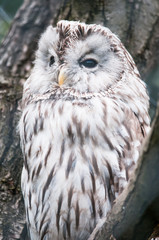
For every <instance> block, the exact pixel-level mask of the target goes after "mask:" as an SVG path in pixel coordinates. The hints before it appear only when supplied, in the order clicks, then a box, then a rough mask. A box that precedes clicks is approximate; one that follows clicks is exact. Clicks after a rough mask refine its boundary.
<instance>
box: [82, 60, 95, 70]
mask: <svg viewBox="0 0 159 240" xmlns="http://www.w3.org/2000/svg"><path fill="white" fill-rule="evenodd" d="M80 64H81V65H83V66H84V67H86V68H94V67H96V66H97V64H98V62H97V61H96V60H95V59H86V60H84V61H82V62H81V63H80Z"/></svg>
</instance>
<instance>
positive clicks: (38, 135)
mask: <svg viewBox="0 0 159 240" xmlns="http://www.w3.org/2000/svg"><path fill="white" fill-rule="evenodd" d="M148 108H149V97H148V95H147V92H146V87H145V84H144V82H143V81H142V80H141V79H140V75H139V73H138V70H137V68H136V66H135V64H134V61H133V59H132V58H131V56H130V54H129V53H128V52H127V51H126V49H125V48H124V46H123V44H122V43H121V42H120V40H119V39H118V37H117V36H116V35H114V34H113V33H112V32H111V31H110V30H109V29H108V28H105V27H102V26H100V25H95V24H92V25H86V24H84V23H79V22H69V21H60V22H59V23H58V24H57V26H56V27H55V28H53V27H52V26H49V27H48V28H47V30H46V32H45V33H44V34H43V35H42V37H41V39H40V41H39V48H38V50H37V52H36V60H35V66H34V68H33V70H32V73H31V75H30V77H29V79H28V80H27V81H26V83H25V85H24V92H23V113H22V117H21V120H20V123H19V130H20V138H21V145H22V150H23V155H24V167H23V172H22V192H23V196H24V201H25V209H26V216H27V224H28V229H29V233H30V238H31V239H32V240H39V239H41V240H42V239H45V240H52V239H53V240H64V239H67V240H86V239H88V237H89V236H90V234H91V232H92V231H93V229H94V228H95V226H96V224H97V223H98V222H99V221H101V219H103V218H105V217H106V215H107V213H108V212H109V211H110V209H111V207H112V204H113V202H114V199H115V198H116V197H117V196H118V195H119V194H120V193H121V192H122V190H123V189H124V188H125V186H126V184H127V182H128V179H129V177H130V174H131V172H132V171H133V169H134V167H135V164H136V161H137V159H138V156H139V151H140V148H141V145H142V142H143V139H144V138H145V136H146V135H147V133H148V131H149V128H150V127H149V124H150V120H149V115H148Z"/></svg>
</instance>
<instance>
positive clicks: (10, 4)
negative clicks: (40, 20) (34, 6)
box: [0, 0, 23, 42]
mask: <svg viewBox="0 0 159 240" xmlns="http://www.w3.org/2000/svg"><path fill="white" fill-rule="evenodd" d="M22 2H23V0H14V1H11V0H0V42H1V41H2V39H3V38H4V36H5V34H6V33H7V32H8V29H9V27H10V24H11V22H12V20H13V17H14V15H15V13H16V11H17V9H18V8H19V7H20V5H21V4H22Z"/></svg>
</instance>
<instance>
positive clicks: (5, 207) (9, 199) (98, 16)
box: [0, 0, 159, 240]
mask: <svg viewBox="0 0 159 240" xmlns="http://www.w3.org/2000/svg"><path fill="white" fill-rule="evenodd" d="M61 19H68V20H80V21H84V22H86V23H98V24H102V25H104V26H107V27H109V28H110V29H111V30H112V32H115V33H116V34H117V35H118V36H119V37H120V39H121V40H122V42H123V43H124V44H125V46H126V47H127V49H128V50H129V52H130V53H131V55H132V56H133V57H134V60H135V61H136V63H137V66H138V68H139V70H140V73H141V75H142V77H143V78H148V77H149V76H150V74H151V72H153V71H155V69H157V67H158V66H159V39H158V36H159V1H158V0H114V1H107V0H94V1H91V0H82V1H78V0H24V3H23V5H22V6H21V8H20V9H19V10H18V12H17V14H16V16H15V18H14V21H13V24H12V26H11V28H10V31H9V33H8V35H7V36H6V38H5V40H4V42H3V43H2V44H1V46H0V69H1V70H0V71H1V75H0V97H1V102H0V149H1V150H0V209H1V211H0V239H3V240H5V239H11V240H12V239H26V227H24V224H25V214H24V206H23V200H22V196H21V192H20V176H21V170H22V164H23V160H22V154H21V150H20V146H19V137H18V132H17V124H18V120H19V118H20V114H21V113H20V111H19V110H18V106H19V104H20V99H21V95H22V85H23V82H24V80H25V79H26V77H28V75H29V73H30V70H31V68H32V62H33V60H34V52H35V49H36V48H37V42H38V39H39V36H40V34H41V33H42V32H43V31H44V29H45V28H46V27H47V26H48V25H49V24H53V25H55V24H56V22H57V21H59V20H61ZM150 81H152V79H151V80H150ZM155 84H156V82H155ZM155 84H154V85H155ZM154 89H156V85H155V87H154ZM152 94H153V95H154V93H153V92H152ZM156 121H159V120H158V119H157V120H156ZM157 126H158V125H157ZM157 129H158V128H157ZM156 131H159V130H156ZM152 138H155V135H153V134H152ZM151 141H153V139H151ZM154 144H158V142H157V141H156V142H155V140H154ZM155 146H156V145H155ZM149 147H150V150H151V148H152V150H153V145H152V144H150V146H149ZM150 152H151V151H150ZM150 154H151V153H150ZM153 154H157V153H156V152H154V153H153ZM143 156H144V158H145V155H143ZM155 156H156V155H155ZM149 157H151V155H150V156H149ZM152 157H153V155H152ZM152 162H153V161H152ZM144 164H145V163H144ZM152 164H153V163H152ZM149 167H151V164H150V166H149ZM139 169H140V167H139ZM140 171H141V173H142V172H143V171H144V170H143V168H141V170H140ZM155 171H158V169H154V168H153V169H152V175H154V174H156V172H155ZM136 174H137V173H136ZM136 176H137V175H136ZM134 181H138V180H137V178H136V180H134ZM137 183H138V182H137ZM137 183H136V186H137ZM156 187H157V186H156ZM135 191H137V190H135ZM130 194H131V193H130ZM126 196H127V195H126V193H125V195H124V199H125V198H126ZM158 197H159V196H158ZM155 199H157V196H156V197H155ZM155 199H154V202H155ZM157 208H158V207H157V205H155V204H154V205H153V212H154V211H157V215H156V216H157V217H156V219H155V220H154V222H155V223H156V221H157V220H158V211H159V210H158V209H157ZM149 209H150V208H149V207H148V206H147V208H145V212H144V213H143V215H142V216H149V215H150V216H151V214H147V212H146V211H147V210H148V211H150V212H151V211H152V206H151V210H149ZM113 211H115V210H113ZM113 211H112V216H113V214H114V212H113ZM121 214H123V213H121ZM124 214H125V213H124ZM144 214H145V215H144ZM122 216H123V215H121V217H122ZM140 217H141V216H140ZM112 219H113V218H111V215H110V218H109V221H111V220H112ZM145 219H147V217H145ZM153 219H154V216H153ZM114 221H115V220H114ZM152 222H153V221H152ZM154 222H153V223H154ZM121 224H126V223H124V222H122V221H121ZM141 224H143V226H147V225H146V224H148V223H147V220H145V223H144V221H143V222H142V223H141ZM154 225H155V224H150V226H149V230H148V234H147V235H145V236H146V237H147V236H148V235H149V234H150V233H151V232H152V230H153V227H154ZM111 226H114V225H113V223H112V225H111ZM111 226H110V229H108V230H110V231H111V232H112V234H113V233H114V232H115V233H116V230H112V228H111ZM123 226H124V225H122V227H123ZM113 229H116V227H114V228H113ZM125 229H126V228H125ZM142 229H143V231H144V228H142ZM102 231H103V230H102ZM127 231H128V230H127V229H126V230H125V232H126V233H127ZM134 231H135V227H134ZM128 232H129V231H128ZM145 232H146V231H145ZM129 233H130V232H129ZM97 235H98V234H97ZM97 235H96V236H97ZM98 236H99V235H98ZM114 236H117V239H128V238H119V237H118V235H116V234H115V235H114ZM95 239H104V238H99V237H98V238H97V237H96V238H95ZM130 239H132V238H130ZM134 239H137V238H134ZM138 239H139V238H138Z"/></svg>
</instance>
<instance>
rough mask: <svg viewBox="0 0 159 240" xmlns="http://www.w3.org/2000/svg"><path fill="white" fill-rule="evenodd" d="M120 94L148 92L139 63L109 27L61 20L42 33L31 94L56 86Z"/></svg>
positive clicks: (33, 73)
mask: <svg viewBox="0 0 159 240" xmlns="http://www.w3.org/2000/svg"><path fill="white" fill-rule="evenodd" d="M55 88H56V89H61V91H62V92H64V91H65V90H66V91H68V89H69V90H71V91H73V92H75V93H76V94H77V92H78V93H82V94H83V93H90V94H91V93H99V92H101V91H102V92H104V93H105V94H107V93H109V94H110V93H113V94H114V95H116V96H117V95H118V93H119V89H120V96H119V97H121V95H122V97H123V96H125V101H126V94H125V93H128V95H129V96H130V95H131V94H133V96H135V95H134V94H137V95H140V94H141V93H142V94H145V96H146V92H145V85H144V84H143V82H142V81H141V80H140V76H139V73H138V70H137V68H136V66H135V63H134V61H133V59H132V57H131V56H130V54H129V53H128V52H127V50H126V49H125V47H124V46H123V44H122V43H121V41H120V40H119V38H118V37H117V36H116V35H115V34H113V33H112V32H111V31H110V30H109V29H108V28H106V27H103V26H100V25H96V24H91V25H87V24H85V23H80V22H75V21H60V22H58V23H57V26H56V27H52V26H49V27H48V28H47V29H46V31H45V32H44V33H43V34H42V36H41V38H40V40H39V45H38V50H37V52H36V59H35V65H34V68H33V71H32V73H31V76H30V78H29V79H28V81H27V82H26V84H25V89H27V91H29V94H30V95H31V94H44V93H46V92H48V91H51V90H52V89H55Z"/></svg>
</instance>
